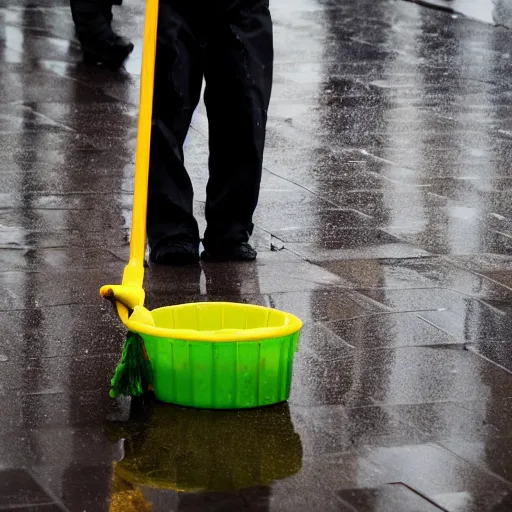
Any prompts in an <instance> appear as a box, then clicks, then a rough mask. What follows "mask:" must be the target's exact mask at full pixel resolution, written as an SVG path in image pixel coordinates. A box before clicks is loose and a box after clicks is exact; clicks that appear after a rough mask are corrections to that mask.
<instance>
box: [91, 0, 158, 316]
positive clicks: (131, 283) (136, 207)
mask: <svg viewBox="0 0 512 512" xmlns="http://www.w3.org/2000/svg"><path fill="white" fill-rule="evenodd" d="M157 29H158V0H147V3H146V21H145V24H144V43H143V51H142V71H141V77H140V106H139V129H138V136H137V154H136V157H135V184H134V188H133V212H132V230H131V237H130V260H129V262H128V265H126V267H125V269H124V273H123V283H122V285H106V286H103V287H102V288H101V290H100V294H101V296H102V297H105V298H108V299H111V300H115V302H116V305H117V312H118V314H119V317H120V318H121V320H122V321H123V323H124V324H125V325H126V324H127V322H128V319H129V311H130V310H133V309H135V307H137V306H139V307H141V306H143V305H144V290H143V288H142V283H143V281H144V255H145V252H146V213H147V202H148V178H149V149H150V144H151V122H152V114H153V85H154V81H155V57H156V40H157Z"/></svg>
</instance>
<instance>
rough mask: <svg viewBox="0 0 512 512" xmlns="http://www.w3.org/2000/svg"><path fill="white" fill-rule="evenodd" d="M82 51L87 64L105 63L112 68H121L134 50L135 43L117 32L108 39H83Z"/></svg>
mask: <svg viewBox="0 0 512 512" xmlns="http://www.w3.org/2000/svg"><path fill="white" fill-rule="evenodd" d="M82 51H83V52H84V61H85V63H86V64H89V65H95V64H105V65H106V66H109V67H111V68H119V67H121V65H122V64H123V62H124V61H125V60H126V58H127V57H128V55H130V53H132V51H133V44H132V43H131V42H130V41H127V40H126V39H124V38H123V37H121V36H118V35H117V34H112V35H111V36H110V37H108V38H107V39H100V40H96V41H82Z"/></svg>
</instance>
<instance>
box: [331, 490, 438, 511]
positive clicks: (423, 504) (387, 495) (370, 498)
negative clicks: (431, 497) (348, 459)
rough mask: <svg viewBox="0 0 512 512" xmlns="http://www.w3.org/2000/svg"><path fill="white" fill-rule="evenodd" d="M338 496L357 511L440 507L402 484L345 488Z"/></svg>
mask: <svg viewBox="0 0 512 512" xmlns="http://www.w3.org/2000/svg"><path fill="white" fill-rule="evenodd" d="M338 496H339V497H340V498H341V499H342V500H343V501H345V502H346V503H348V504H350V505H351V506H352V507H353V508H354V510H357V511H358V512H359V511H360V512H366V511H368V512H371V511H374V510H379V511H382V512H411V511H412V510H414V511H415V512H439V511H440V510H441V508H439V507H437V506H436V505H434V504H433V503H431V502H429V501H427V500H426V499H425V498H424V497H422V496H420V495H419V494H417V493H415V492H414V491H412V490H411V489H408V488H407V487H405V486H404V485H399V484H398V485H385V486H382V487H377V488H375V489H356V490H346V491H341V492H339V493H338Z"/></svg>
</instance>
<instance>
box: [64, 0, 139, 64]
mask: <svg viewBox="0 0 512 512" xmlns="http://www.w3.org/2000/svg"><path fill="white" fill-rule="evenodd" d="M115 3H116V1H113V0H70V5H71V15H72V17H73V21H74V23H75V28H76V34H77V36H78V39H79V41H80V43H81V45H82V51H83V53H84V59H85V61H86V62H87V63H90V64H93V63H98V62H102V63H105V64H107V65H109V66H112V67H119V66H120V65H121V64H122V63H123V62H124V60H125V59H126V57H128V55H129V54H130V53H131V52H132V50H133V44H132V43H131V42H130V41H127V40H125V39H124V38H122V37H119V36H118V35H117V34H115V33H114V32H113V30H112V27H111V25H110V24H111V21H112V5H113V4H115Z"/></svg>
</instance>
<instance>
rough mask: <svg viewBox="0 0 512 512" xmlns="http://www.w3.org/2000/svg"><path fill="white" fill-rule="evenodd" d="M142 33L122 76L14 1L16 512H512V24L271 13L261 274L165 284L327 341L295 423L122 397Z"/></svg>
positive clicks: (9, 327) (286, 409)
mask: <svg viewBox="0 0 512 512" xmlns="http://www.w3.org/2000/svg"><path fill="white" fill-rule="evenodd" d="M420 3H427V4H437V7H438V6H439V5H441V6H444V7H450V8H451V9H452V10H454V11H456V13H455V14H453V13H448V12H446V11H443V10H442V9H441V10H440V9H438V8H433V7H432V6H430V7H427V6H422V5H419V4H420ZM142 8H143V6H142V4H141V3H140V2H137V1H135V0H125V2H124V5H123V6H122V7H121V8H116V10H115V24H116V27H117V29H118V30H119V31H120V32H122V33H123V34H125V35H127V36H129V37H130V38H131V39H132V40H133V41H134V43H135V45H136V49H135V51H134V53H133V55H132V56H131V57H130V59H129V60H128V61H127V63H126V69H123V70H121V71H120V72H117V73H114V72H111V71H109V70H107V69H102V68H101V67H99V68H95V69H91V68H87V67H85V66H84V65H83V64H82V62H81V55H80V50H79V46H78V44H77V42H76V40H75V39H74V29H73V25H72V23H71V19H70V13H69V2H68V1H67V0H59V1H55V0H51V1H50V0H30V1H29V0H16V1H14V0H0V27H1V30H0V64H1V65H0V290H1V291H2V293H1V295H0V325H1V327H2V333H3V336H1V337H0V400H1V402H2V413H1V414H0V511H14V510H17V511H18V512H19V511H29V510H30V511H41V512H55V511H66V510H67V511H70V512H75V511H77V512H81V511H87V512H92V511H94V512H95V511H108V510H110V511H123V512H130V511H132V510H133V511H147V510H153V511H155V512H157V511H165V512H168V511H169V510H172V511H180V512H181V511H183V512H192V511H202V512H203V511H206V512H207V511H220V510H222V511H231V510H233V511H238V510H241V511H243V510H247V511H253V512H255V511H258V512H260V511H261V512H266V511H270V512H278V511H279V512H288V511H290V512H292V511H293V512H296V511H302V510H304V511H310V510H322V511H327V512H328V511H350V512H354V511H359V512H366V511H379V512H386V511H393V512H395V511H396V512H399V511H407V512H409V511H413V510H414V511H418V512H420V511H421V512H422V511H425V512H433V511H436V510H438V511H449V512H481V511H486V510H492V511H494V512H508V511H510V510H512V457H511V455H510V454H511V450H512V436H511V432H512V346H511V343H512V341H511V339H510V336H511V334H510V333H511V332H512V277H511V276H512V200H511V194H510V192H511V190H512V175H511V174H510V162H511V160H512V121H511V119H512V87H511V85H510V76H511V74H512V60H511V55H510V48H511V45H512V33H511V32H510V31H509V30H507V29H506V28H504V27H503V26H510V20H511V19H512V15H511V14H510V13H511V12H512V3H511V2H508V1H507V0H497V1H495V2H492V1H489V2H487V1H483V0H482V1H481V2H480V1H478V2H476V1H472V0H451V1H447V0H432V1H430V0H428V1H426V2H404V1H400V0H382V1H379V2H375V1H374V0H361V1H359V2H353V1H349V0H322V1H318V2H317V1H314V0H299V1H297V0H294V1H291V0H274V1H273V2H271V9H272V12H273V17H274V20H275V45H276V64H275V85H274V95H273V101H272V105H271V109H270V111H269V126H268V137H267V139H268V144H267V151H266V155H265V170H264V173H263V179H262V188H261V201H260V206H259V208H258V211H257V213H256V216H255V224H256V228H255V233H254V236H253V242H254V244H255V246H256V247H257V249H258V250H259V254H260V256H259V259H258V261H257V262H256V263H254V264H250V265H234V264H220V265H211V264H210V265H206V264H205V265H203V266H198V267H194V268H185V269H161V268H150V269H148V271H147V273H146V290H147V304H148V305H149V306H150V307H157V306H161V305H172V304H180V303H183V302H194V301H200V300H202V301H204V300H211V301H222V300H228V301H233V302H242V303H252V304H261V305H265V306H269V307H274V308H279V309H283V310H286V311H290V312H292V313H294V314H296V315H298V316H299V317H300V318H301V319H302V320H303V321H304V323H305V326H304V330H303V334H302V341H301V344H300V348H299V352H298V354H297V356H296V361H295V366H294V376H293V384H292V393H291V399H290V403H289V404H282V405H279V406H277V407H273V408H268V409H264V410H260V411H245V412H240V413H227V412H222V411H217V412H208V411H193V410H185V409H180V408H177V407H171V406H163V405H162V404H158V403H147V402H144V403H141V402H139V401H133V402H130V401H129V400H126V399H119V400H111V399H110V398H109V396H108V389H109V381H110V378H111V376H112V373H113V370H114V368H115V365H116V362H117V360H118V358H119V356H120V352H121V348H122V344H123V336H124V329H123V327H122V326H121V325H120V323H119V321H118V319H117V318H116V315H115V313H114V311H113V310H112V308H111V307H110V305H108V304H104V303H102V302H101V300H100V299H99V297H98V289H99V287H100V286H101V285H103V284H105V283H108V282H117V281H119V279H120V277H121V274H122V269H123V266H124V263H125V261H126V258H127V257H128V239H129V229H130V222H131V220H130V209H131V195H132V191H133V183H132V174H133V162H134V150H135V142H136V131H137V126H136V121H137V110H138V92H139V91H138V85H139V70H140V55H141V42H142V20H143V12H142ZM492 22H494V23H496V24H498V25H503V26H493V24H492ZM207 136H208V124H207V118H206V112H205V109H204V106H202V105H201V106H200V107H199V108H198V110H197V112H196V113H195V115H194V119H193V130H191V133H190V136H189V138H188V139H187V142H186V149H185V152H186V159H187V164H188V167H189V170H190V174H191V176H192V179H193V181H194V184H195V188H196V196H195V200H196V202H195V207H196V212H197V216H198V219H199V223H200V226H201V227H202V228H203V229H204V226H205V222H204V201H205V190H204V189H205V185H206V181H207V170H206V169H207V156H208V155H207ZM150 507H152V508H150Z"/></svg>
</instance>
